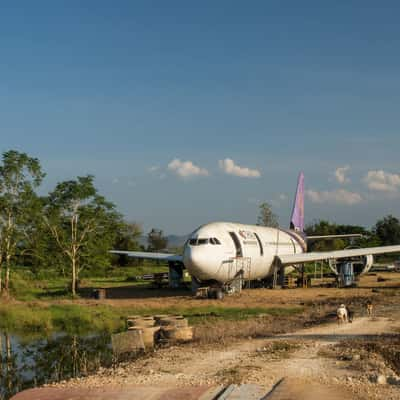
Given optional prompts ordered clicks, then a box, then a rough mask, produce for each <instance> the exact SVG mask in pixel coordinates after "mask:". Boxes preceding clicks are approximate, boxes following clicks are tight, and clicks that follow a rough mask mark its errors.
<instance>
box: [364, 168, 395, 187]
mask: <svg viewBox="0 0 400 400" xmlns="http://www.w3.org/2000/svg"><path fill="white" fill-rule="evenodd" d="M363 181H364V183H365V184H366V185H367V186H368V188H369V189H371V190H376V191H380V192H397V191H398V190H399V189H400V174H391V173H389V172H385V171H383V170H375V171H368V173H367V175H366V176H365V177H364V179H363Z"/></svg>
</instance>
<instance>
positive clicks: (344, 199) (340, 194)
mask: <svg viewBox="0 0 400 400" xmlns="http://www.w3.org/2000/svg"><path fill="white" fill-rule="evenodd" d="M306 196H307V197H308V198H309V199H310V200H311V202H312V203H328V204H345V205H348V206H352V205H354V204H358V203H361V202H362V200H363V198H362V196H361V195H360V194H359V193H355V192H350V191H348V190H345V189H338V190H333V191H322V192H317V191H315V190H306Z"/></svg>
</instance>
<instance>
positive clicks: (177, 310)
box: [0, 303, 303, 335]
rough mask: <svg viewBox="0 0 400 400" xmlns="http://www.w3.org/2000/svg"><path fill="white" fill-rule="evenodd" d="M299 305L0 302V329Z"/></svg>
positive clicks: (88, 327)
mask: <svg viewBox="0 0 400 400" xmlns="http://www.w3.org/2000/svg"><path fill="white" fill-rule="evenodd" d="M302 311H303V308H301V307H292V308H262V307H256V308H239V307H235V308H231V307H226V308H224V307H194V308H183V307H182V308H181V307H174V308H157V309H155V308H134V307H128V308H125V307H113V306H108V305H93V306H83V305H78V304H63V305H59V304H57V305H50V306H43V305H41V304H37V303H27V304H10V303H5V304H0V330H4V331H8V332H10V333H16V334H21V335H26V334H29V335H35V334H51V333H53V332H66V333H70V334H83V333H89V332H98V331H108V332H116V331H120V330H123V329H124V328H125V319H126V317H127V316H129V315H136V314H137V315H156V314H181V315H184V316H185V317H187V318H188V319H189V322H190V324H192V325H199V324H202V323H206V322H209V321H213V320H229V321H235V320H236V321H240V320H246V319H251V318H256V317H259V316H267V315H270V316H290V315H295V314H298V313H301V312H302Z"/></svg>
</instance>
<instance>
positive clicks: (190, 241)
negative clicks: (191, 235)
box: [189, 239, 197, 246]
mask: <svg viewBox="0 0 400 400" xmlns="http://www.w3.org/2000/svg"><path fill="white" fill-rule="evenodd" d="M189 244H190V245H191V246H196V244H197V239H190V240H189Z"/></svg>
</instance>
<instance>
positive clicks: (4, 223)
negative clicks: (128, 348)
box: [0, 150, 167, 295]
mask: <svg viewBox="0 0 400 400" xmlns="http://www.w3.org/2000/svg"><path fill="white" fill-rule="evenodd" d="M44 177H45V173H44V172H43V170H42V167H41V164H40V161H39V160H38V159H37V158H32V157H30V156H28V155H27V154H26V153H22V152H18V151H15V150H10V151H6V152H4V153H3V154H2V160H1V164H0V293H8V292H9V290H10V284H11V281H12V270H13V268H14V267H15V266H16V265H27V266H29V267H30V268H31V270H32V271H33V272H34V273H36V272H38V271H43V269H46V268H47V269H56V271H57V272H58V273H59V274H61V275H63V276H68V277H69V278H70V281H71V285H70V290H71V293H72V294H73V295H75V294H76V290H77V282H78V280H79V276H80V273H81V271H82V270H83V269H85V268H86V269H88V268H93V269H100V270H102V269H103V270H104V268H107V266H109V265H110V263H111V260H112V257H113V256H112V255H111V254H110V253H109V252H108V251H109V250H110V249H112V248H114V247H117V248H120V249H130V250H135V249H137V248H139V244H138V237H139V236H140V235H141V233H142V232H141V228H140V225H138V224H136V223H126V222H125V221H124V220H123V217H122V215H121V214H120V213H119V212H117V211H116V207H115V205H114V204H113V203H112V202H110V201H108V200H107V199H106V198H105V197H104V196H102V195H100V194H99V192H98V190H97V189H96V187H95V186H94V177H93V176H92V175H86V176H78V177H77V178H76V179H72V180H67V181H63V182H60V183H58V184H57V185H56V186H55V188H54V189H53V190H52V191H50V192H49V193H48V194H47V195H45V196H39V195H38V194H37V189H38V188H39V186H40V185H41V183H42V181H43V179H44ZM148 241H149V247H150V248H151V249H153V250H158V249H160V248H163V247H166V245H167V243H166V239H165V238H164V237H163V235H162V231H158V230H155V229H153V230H152V231H151V232H150V233H149V237H148Z"/></svg>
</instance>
